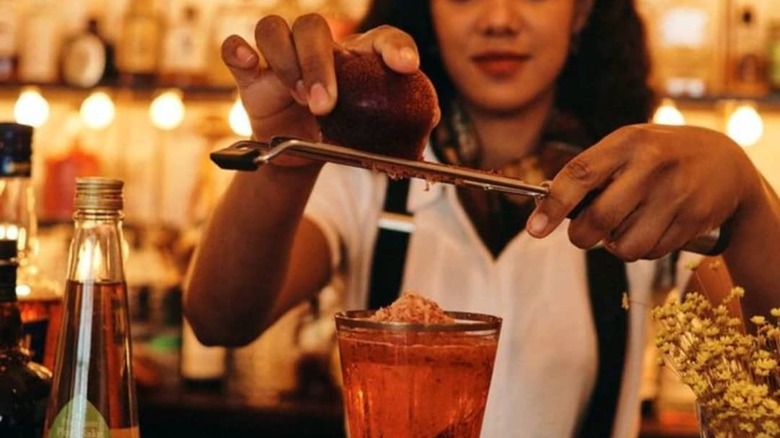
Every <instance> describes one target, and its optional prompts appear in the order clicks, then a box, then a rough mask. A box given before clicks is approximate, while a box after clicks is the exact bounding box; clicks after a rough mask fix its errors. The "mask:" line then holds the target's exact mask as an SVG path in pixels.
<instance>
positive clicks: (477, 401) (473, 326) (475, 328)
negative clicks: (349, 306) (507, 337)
mask: <svg viewBox="0 0 780 438" xmlns="http://www.w3.org/2000/svg"><path fill="white" fill-rule="evenodd" d="M373 313H374V311H373V310H356V311H346V312H339V313H338V314H337V315H336V328H337V332H338V344H339V353H340V356H341V371H342V377H343V381H344V407H345V411H346V416H347V424H348V428H349V436H350V438H378V437H397V438H404V437H408V438H417V437H419V438H423V437H424V438H447V437H453V438H454V437H458V438H478V437H479V434H480V429H481V428H482V419H483V416H484V413H485V404H486V402H487V397H488V390H489V388H490V379H491V377H492V375H493V363H494V361H495V357H496V349H497V347H498V337H499V333H500V331H501V318H498V317H495V316H490V315H483V314H475V313H464V312H446V313H447V315H449V316H451V317H452V318H454V319H455V322H454V323H449V324H415V323H398V322H377V321H372V320H371V319H370V317H371V316H372V315H373Z"/></svg>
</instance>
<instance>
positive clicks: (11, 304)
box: [0, 261, 22, 351]
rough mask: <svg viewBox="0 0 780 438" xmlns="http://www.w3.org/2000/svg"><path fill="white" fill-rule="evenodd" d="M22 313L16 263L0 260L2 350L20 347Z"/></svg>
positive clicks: (0, 343) (0, 329)
mask: <svg viewBox="0 0 780 438" xmlns="http://www.w3.org/2000/svg"><path fill="white" fill-rule="evenodd" d="M21 342H22V314H21V311H20V309H19V304H18V302H17V299H16V265H15V264H11V263H9V262H8V261H0V351H4V350H9V349H18V348H19V347H20V345H21Z"/></svg>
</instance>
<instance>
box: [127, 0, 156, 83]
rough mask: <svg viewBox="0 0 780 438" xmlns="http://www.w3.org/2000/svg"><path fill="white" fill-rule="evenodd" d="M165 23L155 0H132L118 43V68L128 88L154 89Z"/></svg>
mask: <svg viewBox="0 0 780 438" xmlns="http://www.w3.org/2000/svg"><path fill="white" fill-rule="evenodd" d="M162 26H163V23H162V19H161V17H160V14H159V13H158V11H157V9H156V8H155V5H154V0H130V3H129V4H128V7H127V10H126V11H125V14H124V16H123V17H122V31H121V32H120V35H119V39H118V42H117V59H116V63H117V69H118V70H119V78H120V82H121V83H122V84H123V85H126V86H151V85H153V84H154V83H155V79H156V77H157V71H158V68H159V62H160V50H161V41H162V35H163V28H162Z"/></svg>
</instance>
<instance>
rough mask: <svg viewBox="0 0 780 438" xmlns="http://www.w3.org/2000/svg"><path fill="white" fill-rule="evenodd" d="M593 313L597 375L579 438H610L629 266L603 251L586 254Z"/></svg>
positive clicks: (621, 362) (619, 380)
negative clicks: (627, 269) (596, 349)
mask: <svg viewBox="0 0 780 438" xmlns="http://www.w3.org/2000/svg"><path fill="white" fill-rule="evenodd" d="M586 257H587V265H588V283H589V284H588V287H589V289H590V302H591V311H592V313H593V320H594V322H595V324H596V336H597V339H598V349H599V351H598V360H599V365H598V374H597V376H596V385H595V388H594V390H593V394H592V396H591V399H590V404H589V405H588V409H587V411H586V412H585V416H584V417H583V420H582V423H581V426H580V432H579V434H578V435H577V436H578V437H580V438H608V437H610V436H611V435H612V427H613V425H614V423H615V414H616V411H617V404H618V398H619V396H620V387H621V383H622V379H623V367H624V364H625V356H626V342H627V336H628V312H627V311H626V309H624V308H623V299H622V298H623V293H624V292H626V291H627V290H628V278H627V276H626V265H625V263H623V262H622V261H621V260H619V259H618V258H617V257H615V256H614V255H612V254H610V253H609V252H608V251H607V250H605V249H603V248H596V249H591V250H590V251H588V252H587V256H586Z"/></svg>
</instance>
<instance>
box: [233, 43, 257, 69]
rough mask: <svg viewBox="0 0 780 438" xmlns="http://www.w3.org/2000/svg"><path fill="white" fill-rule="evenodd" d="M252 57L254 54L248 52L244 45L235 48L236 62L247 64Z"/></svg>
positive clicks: (250, 51)
mask: <svg viewBox="0 0 780 438" xmlns="http://www.w3.org/2000/svg"><path fill="white" fill-rule="evenodd" d="M254 57H255V52H253V51H252V50H250V49H249V48H248V47H246V46H244V45H239V46H238V47H236V58H238V61H239V62H241V63H242V64H247V63H248V62H249V61H251V60H252V58H254Z"/></svg>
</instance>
